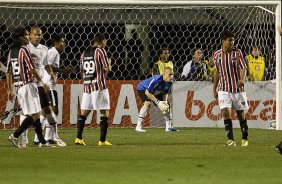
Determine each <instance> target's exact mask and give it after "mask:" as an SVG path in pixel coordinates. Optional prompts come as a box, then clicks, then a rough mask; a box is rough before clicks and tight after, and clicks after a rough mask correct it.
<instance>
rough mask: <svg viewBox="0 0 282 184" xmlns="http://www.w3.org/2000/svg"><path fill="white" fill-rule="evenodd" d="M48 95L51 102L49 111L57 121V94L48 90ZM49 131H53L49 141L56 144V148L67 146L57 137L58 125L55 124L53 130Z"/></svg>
mask: <svg viewBox="0 0 282 184" xmlns="http://www.w3.org/2000/svg"><path fill="white" fill-rule="evenodd" d="M48 94H49V99H50V102H51V109H52V111H53V112H54V114H55V116H56V119H57V117H58V114H59V108H58V93H57V91H56V90H50V91H49V93H48ZM51 130H53V131H52V137H51V139H52V140H54V142H55V143H57V145H58V146H67V144H66V143H65V142H64V141H63V140H62V139H60V137H59V134H58V123H56V124H55V126H54V129H51Z"/></svg>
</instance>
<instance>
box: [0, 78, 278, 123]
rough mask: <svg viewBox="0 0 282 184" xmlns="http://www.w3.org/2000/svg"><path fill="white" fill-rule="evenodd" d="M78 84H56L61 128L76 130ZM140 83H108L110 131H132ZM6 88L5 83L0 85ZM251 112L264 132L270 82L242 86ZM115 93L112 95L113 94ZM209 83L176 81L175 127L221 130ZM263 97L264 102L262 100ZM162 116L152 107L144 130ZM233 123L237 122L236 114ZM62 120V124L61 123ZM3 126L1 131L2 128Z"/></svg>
mask: <svg viewBox="0 0 282 184" xmlns="http://www.w3.org/2000/svg"><path fill="white" fill-rule="evenodd" d="M80 82H81V81H79V80H67V81H66V80H64V81H59V84H58V86H57V91H58V97H59V111H60V113H59V116H58V123H59V124H60V127H64V128H71V127H76V119H77V116H78V113H79V104H80V102H79V99H81V97H82V93H83V88H82V84H81V83H80ZM138 82H139V81H132V80H128V81H126V80H125V81H123V80H122V81H121V80H109V81H108V87H109V91H110V98H111V110H110V122H112V123H111V125H110V126H111V127H134V126H135V124H136V120H137V118H138V109H140V108H141V106H142V102H141V101H140V99H139V97H138V94H137V92H136V85H137V83H138ZM0 85H1V86H5V85H6V83H5V82H4V81H0ZM245 88H246V91H247V96H248V100H249V105H250V108H249V110H248V112H247V113H246V117H247V119H248V122H249V127H252V128H267V127H268V123H269V122H270V121H272V120H275V116H276V114H275V112H276V101H275V84H274V83H272V82H271V81H267V82H257V83H247V84H246V85H245ZM5 89H6V88H0V94H2V96H3V98H1V101H0V106H1V109H0V114H4V112H5V111H9V110H10V109H12V108H13V107H14V104H13V103H11V102H8V100H7V95H6V91H5ZM113 89H114V90H115V92H114V91H112V90H113ZM212 91H213V90H212V83H211V82H189V81H177V82H176V83H175V84H174V86H173V100H172V101H173V103H172V104H173V122H174V126H175V127H223V123H222V119H221V115H220V111H219V106H218V103H217V101H216V100H215V99H214V98H213V93H212ZM262 94H263V96H264V98H263V99H262V98H261V95H262ZM160 117H161V112H159V111H158V110H157V108H156V107H151V109H150V115H148V116H147V118H146V120H145V126H146V127H150V126H151V127H162V126H164V125H165V123H164V120H163V119H162V118H160ZM97 119H99V114H96V113H92V114H90V116H89V117H88V119H87V121H86V125H87V127H97V125H98V124H97V122H99V121H97ZM232 119H233V120H236V119H237V118H236V116H235V113H232ZM62 120H64V121H62ZM234 122H235V123H234V127H239V122H238V121H234ZM3 123H4V124H5V128H15V127H16V126H17V125H18V117H16V118H7V119H6V120H5V122H3ZM4 124H1V125H0V128H1V129H3V128H4Z"/></svg>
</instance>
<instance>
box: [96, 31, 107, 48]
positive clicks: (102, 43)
mask: <svg viewBox="0 0 282 184" xmlns="http://www.w3.org/2000/svg"><path fill="white" fill-rule="evenodd" d="M106 45H107V39H106V37H105V35H103V34H101V33H97V34H96V35H95V37H94V44H93V47H100V48H105V47H106Z"/></svg>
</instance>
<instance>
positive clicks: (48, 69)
mask: <svg viewBox="0 0 282 184" xmlns="http://www.w3.org/2000/svg"><path fill="white" fill-rule="evenodd" d="M45 70H46V71H47V73H48V74H49V75H50V76H51V79H52V80H53V81H56V76H55V74H54V72H53V70H52V67H51V65H49V64H48V65H45Z"/></svg>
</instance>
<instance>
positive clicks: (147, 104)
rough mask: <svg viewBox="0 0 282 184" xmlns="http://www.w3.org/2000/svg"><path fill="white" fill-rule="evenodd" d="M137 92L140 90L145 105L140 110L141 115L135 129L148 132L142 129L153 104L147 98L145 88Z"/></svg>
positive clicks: (139, 93)
mask: <svg viewBox="0 0 282 184" xmlns="http://www.w3.org/2000/svg"><path fill="white" fill-rule="evenodd" d="M137 92H138V95H139V97H140V99H141V100H142V102H143V106H142V108H141V109H140V111H139V116H138V120H137V125H136V127H135V131H136V132H146V130H144V129H142V124H143V122H144V119H145V117H146V115H147V112H148V110H149V108H150V106H151V101H150V100H149V99H148V98H147V96H146V94H145V91H144V90H138V91H137Z"/></svg>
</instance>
